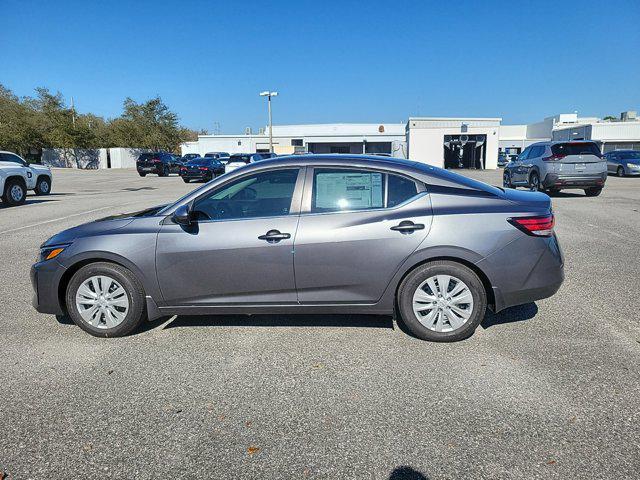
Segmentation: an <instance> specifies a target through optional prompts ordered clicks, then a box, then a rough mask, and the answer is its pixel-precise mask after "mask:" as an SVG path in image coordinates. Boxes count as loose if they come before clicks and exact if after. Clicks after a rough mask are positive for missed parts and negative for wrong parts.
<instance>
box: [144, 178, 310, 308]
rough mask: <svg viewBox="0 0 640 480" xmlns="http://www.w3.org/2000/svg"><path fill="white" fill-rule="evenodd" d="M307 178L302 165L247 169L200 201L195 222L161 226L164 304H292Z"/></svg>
mask: <svg viewBox="0 0 640 480" xmlns="http://www.w3.org/2000/svg"><path fill="white" fill-rule="evenodd" d="M298 177H300V179H299V180H298ZM302 180H303V179H302V175H299V169H298V168H286V169H276V170H269V171H263V172H258V173H252V174H248V175H245V176H243V177H240V178H239V179H235V180H232V181H230V182H228V183H226V184H223V185H221V186H218V187H215V188H214V189H212V190H211V191H210V192H208V193H206V194H205V195H204V196H201V197H200V198H199V199H198V200H196V201H195V203H194V205H193V212H194V215H195V217H196V220H197V222H196V223H195V224H194V225H193V226H191V227H181V226H179V225H175V224H172V223H169V224H166V225H163V226H162V228H161V230H160V233H159V235H158V244H157V249H156V252H157V253H156V266H157V274H158V281H159V283H160V289H161V291H162V295H163V298H164V301H165V304H166V305H171V306H186V305H192V306H198V305H202V306H206V305H234V304H269V303H271V304H295V303H296V302H297V297H296V290H295V281H294V272H293V239H294V237H295V234H296V228H297V223H298V209H299V199H300V193H298V194H296V192H301V189H302ZM294 198H295V199H298V200H297V201H295V200H294ZM296 203H298V204H297V205H296Z"/></svg>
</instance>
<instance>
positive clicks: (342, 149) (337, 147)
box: [331, 145, 351, 153]
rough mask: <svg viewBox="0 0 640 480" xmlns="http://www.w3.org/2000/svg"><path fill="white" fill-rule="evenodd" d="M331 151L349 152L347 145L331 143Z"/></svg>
mask: <svg viewBox="0 0 640 480" xmlns="http://www.w3.org/2000/svg"><path fill="white" fill-rule="evenodd" d="M331 153H351V152H350V150H349V146H348V145H332V146H331Z"/></svg>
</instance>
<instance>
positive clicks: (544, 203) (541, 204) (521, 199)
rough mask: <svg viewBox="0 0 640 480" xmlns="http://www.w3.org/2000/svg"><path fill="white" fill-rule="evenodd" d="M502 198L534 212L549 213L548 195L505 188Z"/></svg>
mask: <svg viewBox="0 0 640 480" xmlns="http://www.w3.org/2000/svg"><path fill="white" fill-rule="evenodd" d="M504 197H505V198H506V199H507V200H508V201H510V202H511V203H515V204H517V205H524V206H527V207H533V208H534V209H536V210H540V211H544V212H550V211H551V199H550V198H549V195H547V194H546V193H542V192H527V191H525V190H515V189H513V188H505V190H504Z"/></svg>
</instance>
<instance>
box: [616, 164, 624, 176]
mask: <svg viewBox="0 0 640 480" xmlns="http://www.w3.org/2000/svg"><path fill="white" fill-rule="evenodd" d="M616 175H618V176H619V177H624V167H623V166H619V167H618V170H616Z"/></svg>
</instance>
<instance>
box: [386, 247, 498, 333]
mask: <svg viewBox="0 0 640 480" xmlns="http://www.w3.org/2000/svg"><path fill="white" fill-rule="evenodd" d="M397 302H398V308H399V310H400V315H401V316H402V320H403V321H404V324H405V325H406V326H407V328H408V329H409V330H410V331H411V332H412V333H413V334H414V335H415V336H416V337H418V338H421V339H423V340H430V341H434V342H455V341H457V340H463V339H465V338H468V337H469V336H471V335H472V334H473V332H474V331H475V329H476V328H477V327H478V325H479V324H480V322H481V321H482V319H483V318H484V315H485V311H486V308H487V293H486V291H485V288H484V286H483V284H482V282H481V281H480V279H479V278H478V275H476V273H475V272H474V271H473V270H471V269H469V268H468V267H465V266H464V265H462V264H460V263H456V262H452V261H445V260H438V261H433V262H429V263H426V264H424V265H421V266H419V267H417V268H416V269H415V270H413V271H411V272H410V273H409V274H408V275H407V276H406V277H405V279H404V280H403V281H402V284H401V285H400V288H399V289H398V298H397Z"/></svg>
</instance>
